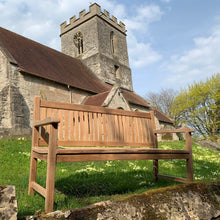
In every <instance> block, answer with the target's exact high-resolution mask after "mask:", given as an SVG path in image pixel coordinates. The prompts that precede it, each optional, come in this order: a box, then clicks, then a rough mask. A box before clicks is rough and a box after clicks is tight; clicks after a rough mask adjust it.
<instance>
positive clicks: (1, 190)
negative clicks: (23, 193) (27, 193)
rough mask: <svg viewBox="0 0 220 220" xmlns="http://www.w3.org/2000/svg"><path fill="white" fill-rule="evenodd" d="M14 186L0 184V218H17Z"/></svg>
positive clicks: (10, 219)
mask: <svg viewBox="0 0 220 220" xmlns="http://www.w3.org/2000/svg"><path fill="white" fill-rule="evenodd" d="M17 211H18V206H17V199H16V194H15V186H0V219H6V220H16V219H17Z"/></svg>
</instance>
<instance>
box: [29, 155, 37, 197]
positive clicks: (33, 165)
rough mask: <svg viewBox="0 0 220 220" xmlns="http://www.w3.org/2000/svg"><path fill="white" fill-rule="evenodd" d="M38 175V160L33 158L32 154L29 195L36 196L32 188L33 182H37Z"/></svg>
mask: <svg viewBox="0 0 220 220" xmlns="http://www.w3.org/2000/svg"><path fill="white" fill-rule="evenodd" d="M36 175H37V158H34V157H33V153H31V164H30V176H29V186H28V194H29V195H30V194H34V190H33V188H32V182H35V181H36Z"/></svg>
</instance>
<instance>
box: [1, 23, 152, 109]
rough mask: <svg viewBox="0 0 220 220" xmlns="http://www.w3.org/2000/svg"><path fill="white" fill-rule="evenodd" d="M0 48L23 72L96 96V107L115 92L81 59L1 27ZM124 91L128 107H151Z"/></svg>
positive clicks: (131, 93)
mask: <svg viewBox="0 0 220 220" xmlns="http://www.w3.org/2000/svg"><path fill="white" fill-rule="evenodd" d="M0 48H2V50H3V51H4V53H5V54H6V56H7V57H8V59H9V61H10V62H11V63H14V64H16V65H18V68H19V69H20V71H21V72H25V73H28V74H31V75H34V76H37V77H41V78H44V79H48V80H52V81H55V82H58V83H62V84H64V85H69V86H72V87H75V88H78V89H82V90H85V91H89V92H92V93H94V94H97V96H95V97H93V98H90V100H89V102H90V103H93V104H94V105H99V102H101V100H102V99H104V98H106V96H107V95H108V93H109V92H110V90H111V88H112V86H111V85H109V84H105V83H102V82H101V81H99V80H98V79H97V78H96V77H95V75H94V74H93V73H92V72H91V71H89V69H88V68H87V67H85V66H84V65H83V64H82V62H81V61H80V60H79V59H76V58H73V57H70V56H68V55H65V54H64V53H61V52H59V51H57V50H54V49H52V48H50V47H47V46H45V45H42V44H40V43H38V42H35V41H33V40H30V39H28V38H25V37H23V36H21V35H18V34H16V33H14V32H11V31H8V30H6V29H4V28H2V27H0ZM121 91H122V92H123V96H124V97H125V99H126V100H127V101H128V102H129V103H133V104H136V105H141V106H145V107H149V105H148V103H147V102H146V101H145V100H144V99H142V98H141V97H140V96H139V95H137V94H136V93H134V92H133V91H128V90H125V89H121Z"/></svg>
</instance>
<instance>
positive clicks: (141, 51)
mask: <svg viewBox="0 0 220 220" xmlns="http://www.w3.org/2000/svg"><path fill="white" fill-rule="evenodd" d="M128 42H129V48H128V49H129V57H130V64H131V66H132V67H134V68H142V67H145V66H147V65H150V64H152V63H155V62H157V61H159V60H161V58H162V56H161V55H160V54H159V53H157V52H156V51H154V50H153V49H152V47H151V45H150V43H142V42H138V41H137V39H136V38H135V36H134V35H133V33H130V34H129V36H128Z"/></svg>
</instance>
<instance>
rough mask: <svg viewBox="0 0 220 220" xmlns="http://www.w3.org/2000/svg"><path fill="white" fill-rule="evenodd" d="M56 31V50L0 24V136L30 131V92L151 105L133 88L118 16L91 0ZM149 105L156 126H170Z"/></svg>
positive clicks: (140, 107) (137, 107)
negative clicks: (58, 33)
mask: <svg viewBox="0 0 220 220" xmlns="http://www.w3.org/2000/svg"><path fill="white" fill-rule="evenodd" d="M60 31H61V32H60V37H61V48H62V51H61V52H59V51H56V50H54V49H52V48H49V47H47V46H44V45H42V44H40V43H37V42H35V41H32V40H30V39H28V38H25V37H23V36H20V35H18V34H16V33H13V32H11V31H8V30H6V29H4V28H0V79H1V84H0V137H9V136H30V135H31V126H32V115H33V101H34V96H41V97H42V98H43V99H46V100H52V101H60V102H69V103H76V104H83V105H95V106H103V107H108V108H117V109H124V110H130V111H149V110H151V109H154V108H152V107H151V106H150V105H149V103H147V102H146V101H145V100H144V99H143V98H141V97H140V96H139V95H137V94H136V93H135V92H134V91H133V85H132V76H131V69H130V66H129V58H128V52H127V41H126V29H125V25H124V24H123V23H122V22H118V21H117V18H115V17H114V16H112V17H110V15H109V12H108V11H106V10H104V11H102V10H101V7H100V6H99V5H98V4H96V3H94V4H92V5H90V7H89V11H88V12H86V11H85V10H83V11H81V12H80V13H79V17H78V18H77V17H76V16H73V17H72V18H70V21H69V23H68V24H67V22H64V23H62V24H61V26H60ZM143 80H144V79H143ZM154 111H155V117H156V121H157V128H158V129H159V128H161V127H162V128H164V127H166V128H172V124H173V122H172V120H171V119H170V118H168V117H167V116H166V115H164V114H163V113H162V112H160V111H158V110H157V109H154ZM161 138H162V137H161ZM161 138H160V139H161ZM170 138H171V139H176V138H177V137H176V136H175V135H174V136H173V137H170Z"/></svg>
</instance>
